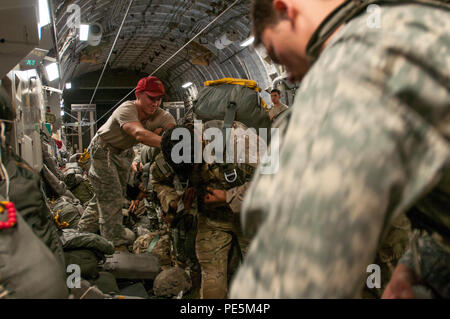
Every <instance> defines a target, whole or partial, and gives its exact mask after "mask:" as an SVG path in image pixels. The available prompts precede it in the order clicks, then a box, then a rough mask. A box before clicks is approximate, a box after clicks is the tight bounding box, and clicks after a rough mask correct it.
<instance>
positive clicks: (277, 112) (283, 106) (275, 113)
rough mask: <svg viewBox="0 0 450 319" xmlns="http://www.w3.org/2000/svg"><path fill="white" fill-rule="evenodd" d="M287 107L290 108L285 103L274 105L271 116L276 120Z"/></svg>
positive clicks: (270, 112) (270, 111)
mask: <svg viewBox="0 0 450 319" xmlns="http://www.w3.org/2000/svg"><path fill="white" fill-rule="evenodd" d="M287 109H288V107H287V105H286V104H283V103H280V105H279V106H277V107H275V106H272V108H271V109H270V110H269V116H273V119H274V120H275V119H276V118H277V116H278V115H280V114H281V113H283V112H284V111H286V110H287Z"/></svg>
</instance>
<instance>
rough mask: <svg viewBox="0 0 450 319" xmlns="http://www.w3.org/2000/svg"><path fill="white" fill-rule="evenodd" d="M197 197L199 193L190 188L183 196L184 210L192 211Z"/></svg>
mask: <svg viewBox="0 0 450 319" xmlns="http://www.w3.org/2000/svg"><path fill="white" fill-rule="evenodd" d="M195 196H197V191H196V190H195V188H194V187H189V188H188V189H186V191H185V192H184V195H183V204H184V209H186V210H189V209H191V207H192V203H193V202H194V199H195Z"/></svg>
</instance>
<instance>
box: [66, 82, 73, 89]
mask: <svg viewBox="0 0 450 319" xmlns="http://www.w3.org/2000/svg"><path fill="white" fill-rule="evenodd" d="M71 88H72V83H70V82H67V83H66V89H68V90H70V89H71Z"/></svg>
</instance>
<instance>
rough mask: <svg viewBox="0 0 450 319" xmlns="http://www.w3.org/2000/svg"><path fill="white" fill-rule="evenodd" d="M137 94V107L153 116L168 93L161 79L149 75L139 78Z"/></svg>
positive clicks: (147, 114)
mask: <svg viewBox="0 0 450 319" xmlns="http://www.w3.org/2000/svg"><path fill="white" fill-rule="evenodd" d="M135 94H136V98H137V101H136V105H137V107H138V108H139V109H140V110H141V111H142V112H143V113H144V114H145V115H146V116H151V115H153V114H154V113H155V112H156V110H157V109H158V108H159V106H160V105H161V102H162V98H163V96H164V95H165V94H166V93H165V90H164V85H163V83H162V82H161V80H160V79H158V78H157V77H156V76H149V77H145V78H142V79H140V80H139V83H138V85H137V87H136V92H135Z"/></svg>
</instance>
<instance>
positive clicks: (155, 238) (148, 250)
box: [145, 234, 159, 254]
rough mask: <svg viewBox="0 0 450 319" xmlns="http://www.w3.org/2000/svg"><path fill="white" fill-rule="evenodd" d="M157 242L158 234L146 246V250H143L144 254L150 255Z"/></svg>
mask: <svg viewBox="0 0 450 319" xmlns="http://www.w3.org/2000/svg"><path fill="white" fill-rule="evenodd" d="M158 240H159V234H158V235H156V236H155V237H154V238H153V240H152V242H151V243H150V245H148V247H147V249H146V250H145V252H146V253H147V254H150V253H151V252H152V250H153V248H155V246H156V244H157V243H158Z"/></svg>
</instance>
